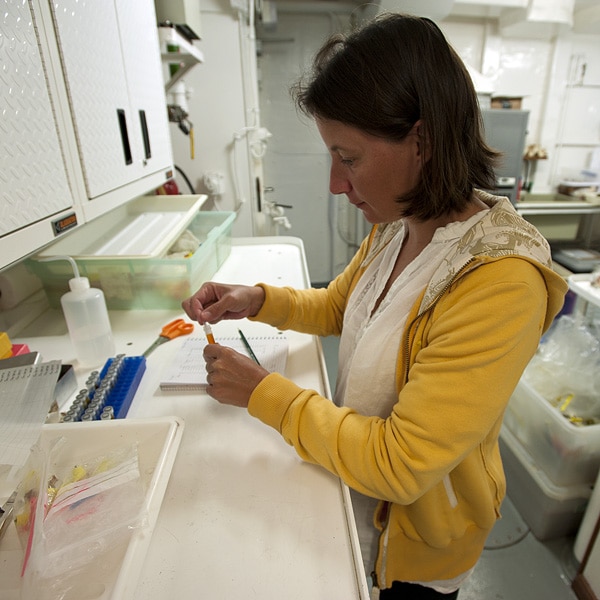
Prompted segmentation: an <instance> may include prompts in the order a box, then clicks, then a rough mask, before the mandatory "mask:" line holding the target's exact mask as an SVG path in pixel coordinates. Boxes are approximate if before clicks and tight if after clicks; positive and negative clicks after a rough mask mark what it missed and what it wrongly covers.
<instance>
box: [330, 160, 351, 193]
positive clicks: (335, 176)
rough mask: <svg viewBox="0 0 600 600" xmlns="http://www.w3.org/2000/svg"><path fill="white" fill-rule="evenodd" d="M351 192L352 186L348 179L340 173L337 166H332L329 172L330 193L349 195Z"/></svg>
mask: <svg viewBox="0 0 600 600" xmlns="http://www.w3.org/2000/svg"><path fill="white" fill-rule="evenodd" d="M351 190H352V185H351V184H350V182H349V181H348V178H347V177H345V176H343V175H342V174H341V173H339V171H338V169H336V167H335V165H332V166H331V170H330V172H329V191H330V192H331V193H332V194H347V193H348V192H350V191H351Z"/></svg>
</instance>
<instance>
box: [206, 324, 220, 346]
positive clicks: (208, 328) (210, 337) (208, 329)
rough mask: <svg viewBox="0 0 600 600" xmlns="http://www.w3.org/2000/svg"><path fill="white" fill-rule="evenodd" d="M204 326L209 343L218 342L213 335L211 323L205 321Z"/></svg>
mask: <svg viewBox="0 0 600 600" xmlns="http://www.w3.org/2000/svg"><path fill="white" fill-rule="evenodd" d="M203 327H204V335H205V336H206V339H207V340H208V343H209V344H216V343H217V342H215V336H214V335H213V332H212V328H211V326H210V324H209V323H204V325H203Z"/></svg>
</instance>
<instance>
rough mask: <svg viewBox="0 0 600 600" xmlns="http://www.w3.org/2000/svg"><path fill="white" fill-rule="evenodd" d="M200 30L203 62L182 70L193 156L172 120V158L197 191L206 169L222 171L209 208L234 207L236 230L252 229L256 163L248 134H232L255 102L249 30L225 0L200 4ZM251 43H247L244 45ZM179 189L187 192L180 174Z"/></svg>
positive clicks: (202, 189) (250, 118)
mask: <svg viewBox="0 0 600 600" xmlns="http://www.w3.org/2000/svg"><path fill="white" fill-rule="evenodd" d="M201 8H202V33H201V38H202V39H201V41H200V42H197V45H198V47H199V48H200V49H201V51H202V52H203V54H204V58H205V62H204V63H201V64H198V65H196V66H194V67H193V68H192V69H191V70H190V71H189V72H188V73H187V74H186V75H185V76H184V78H183V79H184V81H185V86H186V89H187V91H188V94H189V97H188V100H187V101H188V111H189V121H191V123H192V124H193V126H194V140H195V157H194V158H191V155H190V140H189V137H188V136H186V135H184V134H183V133H181V131H180V130H179V128H178V127H177V125H175V124H171V139H172V143H173V155H174V161H175V164H176V165H177V167H179V168H180V169H181V170H182V171H183V172H184V173H185V174H186V175H187V177H188V179H189V180H190V182H191V183H192V185H193V187H194V189H195V191H196V193H209V194H210V192H209V190H208V188H207V187H206V185H205V184H204V175H205V174H206V173H221V174H223V175H224V192H223V194H222V196H211V199H210V200H211V201H210V202H209V203H208V204H207V205H206V207H207V208H212V206H213V205H214V208H216V209H217V210H236V211H237V213H238V216H237V219H236V221H235V224H234V228H233V235H234V236H250V235H254V233H255V227H256V226H255V223H254V221H253V211H252V209H251V205H252V203H253V202H255V193H254V175H255V172H254V169H255V168H256V169H257V170H258V171H259V172H260V164H255V163H256V161H253V160H252V159H251V155H250V152H249V143H248V141H249V140H248V136H247V135H245V133H244V134H242V135H241V137H240V139H239V140H237V141H236V140H235V139H234V136H235V134H236V132H244V129H245V128H246V127H249V126H251V125H254V124H256V122H257V121H256V119H258V105H257V104H258V103H257V101H256V100H255V98H256V91H255V89H256V77H255V76H254V77H253V76H252V74H253V72H254V70H253V65H252V63H251V62H250V64H248V61H249V59H252V58H253V55H254V49H253V44H254V42H253V38H254V36H253V34H252V33H251V29H250V28H249V27H248V23H247V18H246V16H245V15H243V14H242V15H239V14H238V12H237V11H236V10H234V9H232V8H231V6H230V4H229V2H227V1H226V0H207V1H203V2H202V5H201ZM248 46H250V49H249V48H248ZM176 180H177V184H178V187H179V190H180V191H181V192H182V193H184V194H187V193H190V191H189V188H188V186H187V184H186V182H185V180H184V179H183V178H182V177H181V175H178V176H177V178H176Z"/></svg>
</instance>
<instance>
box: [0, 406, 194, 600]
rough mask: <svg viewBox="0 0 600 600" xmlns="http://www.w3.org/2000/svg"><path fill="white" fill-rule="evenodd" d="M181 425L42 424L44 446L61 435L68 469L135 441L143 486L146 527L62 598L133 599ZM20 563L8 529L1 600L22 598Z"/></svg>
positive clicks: (1, 489) (172, 420)
mask: <svg viewBox="0 0 600 600" xmlns="http://www.w3.org/2000/svg"><path fill="white" fill-rule="evenodd" d="M183 427H184V425H183V421H182V420H181V419H179V418H176V417H165V418H157V419H116V420H113V421H103V422H100V421H96V422H93V421H92V422H89V423H62V424H53V425H44V427H43V429H42V434H41V436H40V444H41V445H42V447H48V445H49V444H50V443H51V442H52V440H54V439H56V438H57V437H64V438H65V440H66V446H65V449H64V452H63V453H62V454H61V456H62V457H63V458H62V459H61V460H63V459H64V461H65V462H66V464H68V465H71V464H73V465H75V464H77V463H78V462H79V461H80V460H81V458H82V456H85V457H89V456H93V455H95V454H97V455H102V454H104V453H108V452H111V451H113V450H116V449H118V448H121V447H122V448H127V447H129V446H130V445H131V444H132V443H134V442H137V448H138V459H139V469H140V474H141V477H142V480H143V482H144V484H145V487H146V498H145V504H144V509H145V511H146V513H147V519H146V523H145V524H144V525H143V526H142V527H140V528H139V529H135V530H134V531H133V534H132V535H131V536H130V538H129V540H128V543H127V544H126V545H124V544H121V545H118V546H116V547H114V548H113V549H112V550H111V551H110V552H109V553H108V555H104V556H103V560H102V564H95V565H94V564H92V565H90V567H89V568H86V569H85V571H83V572H82V573H80V574H79V575H78V578H77V580H75V582H74V583H75V585H76V586H77V588H76V589H73V590H72V591H71V592H70V593H69V594H68V595H67V596H66V597H65V598H64V600H79V599H80V598H82V597H85V598H86V600H108V599H111V600H119V599H122V600H127V599H129V598H132V597H133V595H134V590H135V588H136V587H137V582H138V578H139V575H140V573H141V570H142V566H143V562H144V558H145V556H146V552H147V549H148V545H149V543H150V539H151V537H152V532H153V529H154V525H155V524H156V520H157V518H158V514H159V511H160V507H161V504H162V500H163V496H164V493H165V489H166V487H167V483H168V481H169V476H170V474H171V469H172V467H173V463H174V461H175V457H176V454H177V450H178V448H179V444H180V441H181V436H182V434H183ZM5 487H6V482H5V481H0V493H2V495H1V496H0V498H2V499H3V498H4V497H5V496H8V494H9V493H10V490H7V489H5ZM2 501H3V500H2ZM22 561H23V551H22V549H21V546H20V543H19V540H18V537H17V533H16V529H15V527H14V526H13V525H11V526H10V527H9V530H8V531H7V533H6V535H5V537H4V539H3V540H2V544H1V546H0V564H2V577H0V598H2V600H20V599H21V580H20V572H21V565H22ZM79 586H80V587H79ZM84 591H85V592H84ZM35 597H36V598H44V599H46V598H52V595H51V594H50V592H48V590H40V592H39V594H36V596H35Z"/></svg>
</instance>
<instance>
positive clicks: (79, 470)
mask: <svg viewBox="0 0 600 600" xmlns="http://www.w3.org/2000/svg"><path fill="white" fill-rule="evenodd" d="M86 475H87V471H86V470H85V467H82V466H81V465H76V466H75V467H73V470H72V471H71V481H81V480H82V479H83V478H84V477H85V476H86Z"/></svg>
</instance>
